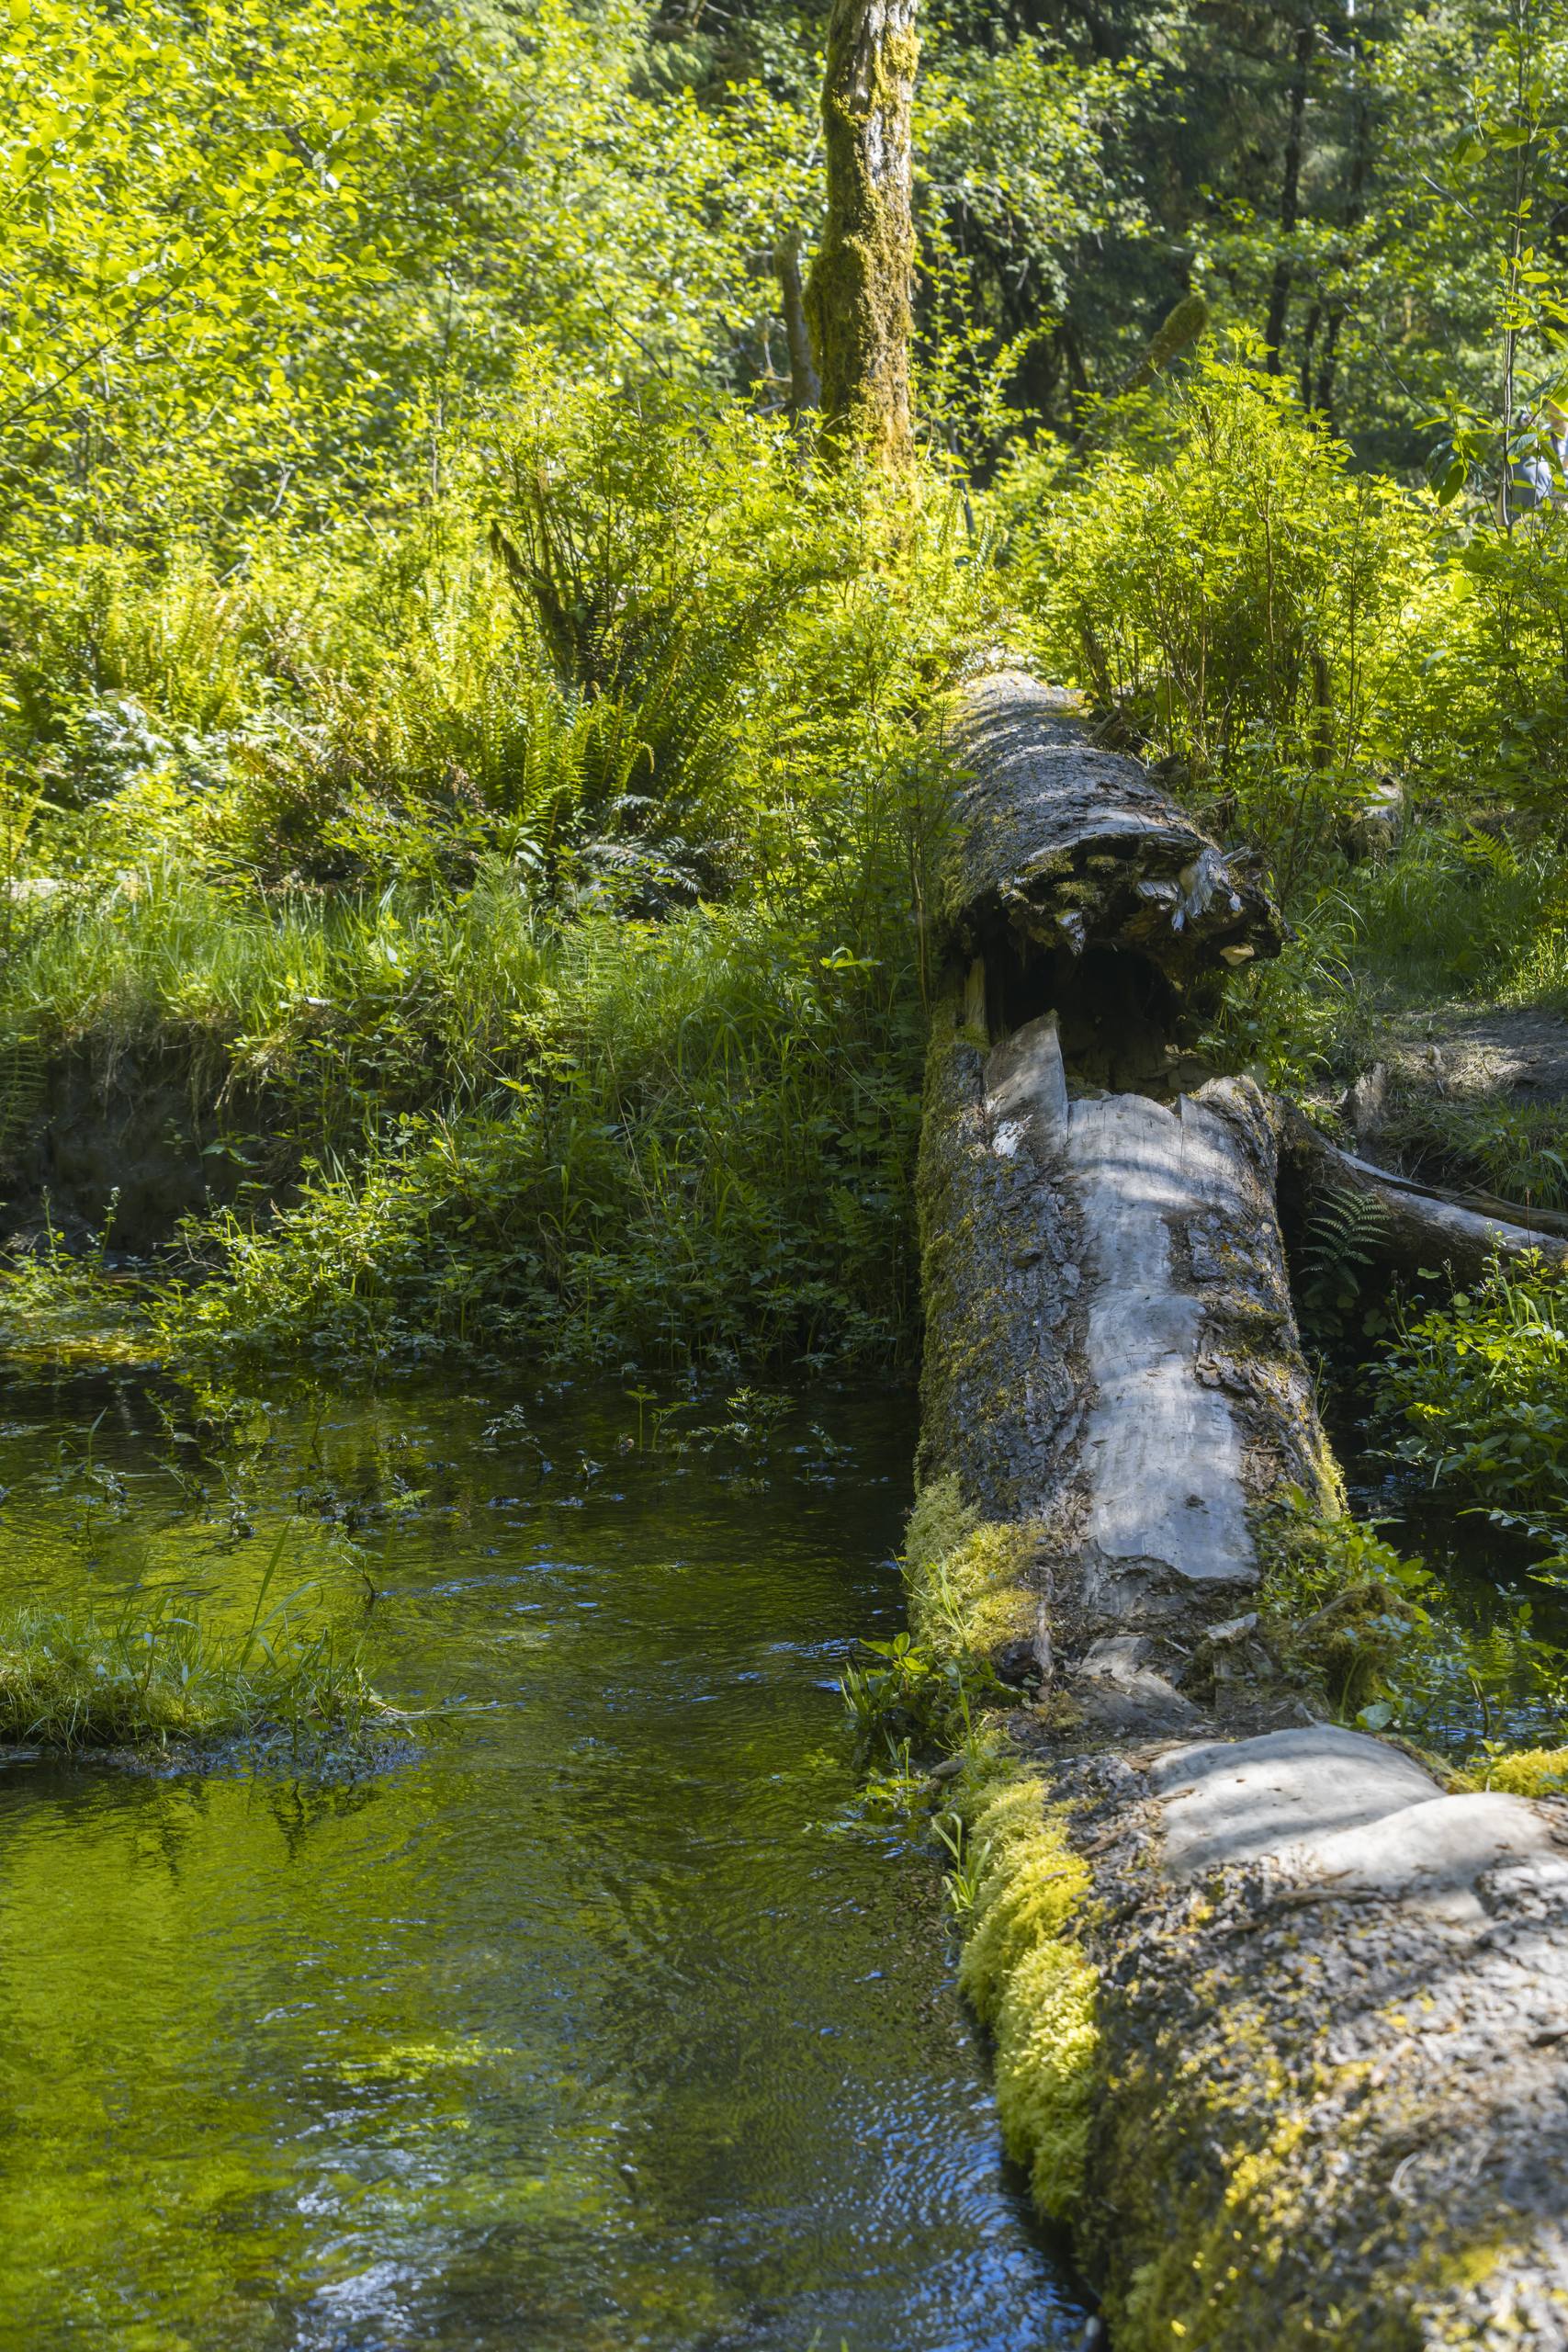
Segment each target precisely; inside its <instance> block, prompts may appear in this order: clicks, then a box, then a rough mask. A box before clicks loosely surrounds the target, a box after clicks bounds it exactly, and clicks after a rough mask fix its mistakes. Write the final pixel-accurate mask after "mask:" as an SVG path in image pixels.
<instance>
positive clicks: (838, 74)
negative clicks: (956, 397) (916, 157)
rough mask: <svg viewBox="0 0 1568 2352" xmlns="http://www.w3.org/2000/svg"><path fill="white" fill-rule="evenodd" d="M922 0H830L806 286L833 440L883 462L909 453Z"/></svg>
mask: <svg viewBox="0 0 1568 2352" xmlns="http://www.w3.org/2000/svg"><path fill="white" fill-rule="evenodd" d="M917 5H918V0H833V11H832V15H831V17H830V18H829V25H828V68H827V73H826V75H825V77H824V81H823V87H822V121H823V129H824V132H825V135H826V148H827V164H828V220H827V226H826V228H825V229H824V231H823V235H822V243H821V244H820V246H819V247H818V253H817V258H816V261H815V263H814V264H813V266H812V271H811V277H810V282H809V284H808V285H807V289H806V314H807V319H808V321H809V322H810V327H811V334H812V340H813V342H814V343H815V345H816V350H817V365H818V371H819V374H820V377H821V384H822V410H823V417H824V422H825V426H826V431H827V436H828V438H829V444H830V446H836V447H839V448H840V449H846V448H848V447H855V446H858V447H861V448H862V449H863V450H864V451H865V452H866V454H867V455H869V456H870V457H872V458H874V459H875V460H877V461H879V462H881V463H882V464H884V465H888V466H898V465H903V464H907V463H908V459H909V458H910V457H911V456H912V454H913V450H914V435H913V427H912V424H911V418H910V404H909V337H910V332H911V326H912V314H911V287H912V279H913V275H914V260H915V230H914V217H913V210H912V181H913V167H912V163H911V151H910V131H909V117H910V109H911V106H912V104H913V99H914V91H915V69H916V66H917V64H918V62H919V34H918V32H917V30H916V14H917Z"/></svg>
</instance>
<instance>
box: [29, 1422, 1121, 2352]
mask: <svg viewBox="0 0 1568 2352" xmlns="http://www.w3.org/2000/svg"><path fill="white" fill-rule="evenodd" d="M166 1401H168V1402H170V1403H171V1404H172V1405H173V1429H172V1430H165V1429H164V1427H163V1426H162V1425H161V1422H160V1419H159V1416H158V1414H157V1412H156V1411H155V1410H154V1404H155V1399H154V1397H152V1395H151V1394H150V1393H149V1392H148V1391H146V1390H144V1389H141V1388H139V1387H136V1386H134V1385H126V1386H123V1387H119V1388H117V1389H114V1390H112V1391H109V1392H99V1393H98V1394H96V1395H95V1396H92V1397H86V1396H85V1394H84V1393H83V1392H82V1391H80V1390H75V1391H70V1390H62V1391H60V1392H58V1393H53V1394H51V1393H49V1392H39V1391H36V1390H34V1391H30V1392H28V1391H22V1390H13V1391H12V1392H10V1394H9V1395H8V1397H6V1399H5V1400H4V1402H3V1404H0V1412H3V1413H4V1414H5V1415H6V1419H5V1423H4V1426H3V1427H0V1485H3V1486H4V1487H6V1488H7V1489H8V1493H7V1496H6V1503H5V1507H4V1510H3V1513H0V1527H3V1528H4V1530H5V1534H6V1546H5V1551H4V1554H3V1555H0V1558H3V1575H4V1579H5V1589H6V1594H7V1597H15V1596H17V1594H21V1593H26V1594H28V1595H31V1596H36V1597H38V1598H39V1599H46V1598H51V1597H55V1596H61V1595H65V1594H71V1595H73V1596H80V1595H81V1594H83V1593H84V1592H86V1591H92V1590H108V1589H123V1588H124V1587H125V1586H126V1585H127V1584H129V1583H131V1582H133V1581H137V1580H140V1581H141V1582H143V1583H160V1582H164V1583H173V1584H175V1585H176V1586H178V1587H180V1588H181V1589H192V1590H194V1591H197V1592H199V1593H200V1594H201V1595H202V1596H203V1599H204V1606H206V1607H207V1608H209V1609H211V1610H217V1611H223V1610H225V1609H228V1610H232V1611H241V1610H243V1609H244V1608H246V1607H247V1605H248V1601H249V1597H250V1594H251V1593H252V1592H253V1591H254V1579H255V1577H256V1576H257V1575H258V1574H259V1572H260V1565H261V1562H262V1558H263V1555H265V1553H266V1552H267V1551H268V1549H269V1548H270V1543H271V1538H272V1534H273V1532H274V1531H276V1528H277V1526H278V1523H279V1521H280V1518H282V1517H285V1516H287V1515H288V1514H290V1513H292V1514H293V1526H292V1528H291V1532H290V1537H289V1546H290V1549H289V1568H290V1573H291V1574H294V1575H295V1577H296V1578H297V1579H298V1578H299V1577H303V1576H305V1575H307V1574H310V1575H311V1576H313V1577H316V1578H317V1579H318V1600H319V1605H321V1606H322V1607H325V1608H327V1609H330V1610H333V1611H337V1612H340V1613H341V1614H342V1615H343V1616H344V1619H345V1621H347V1620H352V1619H354V1618H355V1617H362V1618H363V1619H364V1621H365V1623H366V1625H367V1634H368V1639H369V1643H370V1654H371V1655H370V1663H371V1667H372V1670H373V1673H374V1675H375V1678H376V1679H377V1681H378V1684H379V1685H380V1687H381V1688H382V1689H383V1690H384V1691H387V1692H388V1693H389V1696H391V1697H392V1698H394V1699H395V1700H397V1701H398V1702H400V1703H401V1704H405V1705H409V1706H413V1707H427V1706H439V1707H443V1708H446V1709H448V1710H450V1713H448V1714H447V1715H446V1717H445V1718H444V1720H443V1723H442V1724H441V1727H440V1728H439V1729H438V1730H437V1731H436V1733H435V1734H434V1736H432V1737H431V1738H430V1739H429V1740H428V1741H427V1742H426V1743H425V1744H424V1745H423V1747H422V1748H421V1749H420V1751H419V1752H418V1753H417V1754H416V1755H415V1757H414V1758H412V1760H411V1761H408V1762H405V1763H404V1764H402V1765H400V1767H398V1768H397V1769H395V1770H390V1771H387V1772H382V1773H379V1774H377V1775H373V1776H367V1777H362V1778H358V1779H352V1778H351V1779H339V1780H337V1781H332V1780H330V1779H329V1780H325V1781H323V1780H321V1779H319V1778H318V1779H311V1778H310V1777H306V1776H290V1775H289V1774H288V1773H276V1772H272V1773H264V1772H259V1771H257V1772H251V1771H247V1770H243V1769H239V1768H233V1769H231V1770H227V1771H220V1772H217V1773H209V1774H207V1775H202V1776H197V1775H192V1774H188V1773H187V1774H174V1775H172V1776H166V1777H158V1776H157V1775H147V1776H141V1775H135V1776H130V1775H125V1774H120V1773H115V1772H112V1771H108V1770H104V1769H102V1768H94V1767H91V1766H85V1765H84V1766H71V1767H62V1766H60V1765H45V1764H42V1763H36V1762H35V1763H30V1764H28V1763H22V1764H18V1763H12V1764H11V1765H10V1766H9V1768H8V1769H6V1770H4V1771H0V2093H3V2116H0V2344H3V2345H4V2346H6V2347H7V2352H22V2348H23V2347H27V2352H48V2347H51V2346H56V2345H60V2346H65V2345H70V2346H89V2347H105V2348H106V2352H107V2347H109V2346H113V2347H115V2352H177V2348H178V2347H188V2348H189V2352H283V2347H286V2346H287V2347H289V2352H326V2347H343V2352H347V2348H348V2347H351V2346H352V2347H353V2352H383V2347H385V2352H391V2347H403V2346H408V2347H420V2352H446V2347H452V2352H456V2348H457V2347H458V2346H462V2347H464V2352H479V2347H491V2346H507V2347H529V2352H554V2347H562V2352H565V2348H566V2347H570V2352H599V2347H604V2352H611V2347H614V2352H631V2347H643V2346H646V2347H650V2352H673V2348H674V2347H693V2352H696V2347H702V2352H727V2348H728V2347H740V2346H746V2347H755V2348H756V2352H807V2347H808V2346H811V2345H812V2344H813V2343H818V2344H819V2345H820V2346H821V2347H822V2352H837V2347H838V2346H839V2345H840V2342H842V2343H844V2344H846V2345H848V2346H851V2347H853V2352H981V2347H984V2352H1024V2348H1025V2347H1032V2348H1034V2347H1042V2346H1054V2345H1066V2344H1076V2343H1077V2340H1078V2338H1079V2335H1080V2332H1081V2330H1082V2327H1083V2311H1082V2307H1081V2305H1079V2304H1078V2303H1077V2301H1075V2300H1074V2297H1073V2295H1072V2292H1071V2290H1070V2289H1069V2288H1068V2286H1067V2285H1066V2283H1065V2280H1064V2278H1063V2275H1062V2273H1061V2271H1060V2270H1059V2269H1058V2268H1057V2267H1055V2265H1054V2263H1053V2260H1052V2257H1051V2256H1050V2254H1049V2252H1048V2251H1047V2249H1046V2248H1045V2247H1044V2246H1043V2245H1042V2243H1041V2242H1040V2240H1039V2238H1038V2237H1037V2235H1036V2234H1035V2233H1034V2232H1033V2230H1032V2226H1031V2224H1030V2222H1029V2220H1028V2217H1027V2212H1026V2208H1025V2204H1024V2201H1023V2199H1022V2198H1021V2195H1020V2193H1019V2185H1018V2183H1017V2182H1016V2180H1014V2179H1013V2178H1012V2177H1010V2175H1009V2174H1008V2173H1007V2172H1006V2170H1005V2169H1004V2167H1003V2166H1002V2165H1001V2163H1000V2161H999V2158H998V2149H997V2131H996V2121H995V2115H994V2110H993V2107H992V2103H991V2098H990V2095H989V2091H988V2088H987V2078H986V2067H985V2061H984V2056H983V2053H982V2052H981V2051H980V2049H979V2048H978V2046H977V2043H976V2037H975V2034H974V2032H973V2030H972V2029H971V2026H970V2024H969V2022H968V2020H967V2019H966V2018H965V2016H964V2012H963V2010H962V2008H961V2007H960V2005H959V2004H958V2002H957V2000H956V1998H955V1996H954V1992H953V1985H952V1981H951V1974H950V1971H949V1968H948V1965H947V1962H946V1960H945V1958H944V1945H945V1939H944V1934H943V1928H942V1903H941V1890H940V1885H939V1883H938V1882H937V1881H936V1878H935V1876H934V1872H933V1870H932V1867H931V1859H930V1855H929V1852H928V1850H927V1849H925V1848H924V1847H923V1846H922V1844H921V1843H920V1841H919V1837H918V1834H917V1833H916V1832H914V1831H912V1830H909V1829H908V1828H906V1827H905V1826H901V1825H900V1824H897V1823H889V1822H888V1821H886V1819H881V1820H879V1819H877V1818H875V1817H873V1816H869V1815H867V1813H866V1811H865V1809H864V1808H863V1805H862V1804H861V1803H860V1801H859V1798H858V1796H857V1792H856V1788H855V1784H854V1781H853V1778H852V1771H851V1766H850V1754H849V1748H850V1742H849V1737H848V1732H847V1726H846V1722H845V1719H844V1716H843V1713H842V1710H841V1706H840V1701H839V1699H838V1696H837V1692H836V1688H835V1685H836V1678H837V1675H838V1672H839V1670H840V1664H841V1661H842V1659H843V1657H844V1655H845V1652H846V1650H847V1648H848V1646H849V1645H850V1644H851V1643H852V1640H853V1638H854V1637H855V1635H856V1634H860V1633H863V1632H869V1631H875V1630H877V1629H879V1628H880V1629H881V1630H883V1631H887V1630H890V1629H891V1628H892V1627H894V1626H895V1625H896V1624H897V1622H898V1619H899V1611H900V1600H899V1592H898V1588H897V1577H896V1573H895V1571H894V1569H893V1567H892V1566H891V1564H890V1556H889V1555H890V1553H891V1550H892V1547H893V1545H894V1544H895V1542H896V1540H897V1531H898V1526H899V1521H900V1518H901V1514H902V1510H903V1506H904V1502H905V1499H906V1496H907V1490H908V1420H909V1411H908V1400H907V1399H906V1398H903V1397H890V1398H875V1397H872V1398H865V1397H862V1398H860V1399H857V1400H856V1401H854V1402H853V1403H852V1404H851V1403H850V1402H848V1401H846V1400H844V1399H842V1398H840V1399H837V1400H826V1401H825V1400H824V1399H823V1398H822V1397H820V1396H819V1395H818V1397H816V1399H815V1401H814V1403H813V1405H812V1407H811V1408H810V1413H812V1414H815V1415H816V1416H817V1417H818V1423H819V1422H820V1421H821V1420H824V1419H825V1420H829V1422H830V1434H829V1432H827V1431H824V1430H822V1429H821V1428H820V1427H819V1426H818V1428H816V1429H815V1430H814V1429H813V1428H812V1427H810V1426H809V1425H808V1414H807V1409H806V1408H798V1409H795V1410H792V1411H791V1413H790V1414H789V1415H788V1416H786V1417H785V1418H784V1419H783V1420H782V1421H780V1422H778V1423H777V1424H776V1425H772V1426H769V1427H764V1428H763V1430H761V1435H759V1434H758V1432H757V1431H756V1430H755V1429H750V1428H749V1429H747V1430H743V1431H742V1434H741V1435H740V1436H739V1437H737V1436H736V1435H735V1432H734V1430H733V1429H732V1430H730V1432H729V1433H728V1435H727V1436H726V1437H724V1438H722V1439H720V1440H718V1441H716V1442H714V1444H713V1446H712V1449H711V1450H710V1451H704V1450H703V1449H702V1447H701V1446H700V1445H699V1446H697V1447H695V1448H694V1449H693V1450H691V1451H689V1452H687V1453H684V1454H681V1455H671V1454H668V1453H654V1452H652V1451H650V1450H638V1445H637V1416H638V1414H639V1413H640V1412H641V1411H642V1409H643V1408H642V1406H641V1405H640V1404H638V1403H637V1402H635V1401H628V1400H627V1399H626V1397H623V1396H621V1395H619V1394H616V1395H615V1396H614V1397H610V1398H604V1397H587V1396H567V1397H561V1396H557V1397H555V1398H554V1399H553V1400H549V1399H547V1400H545V1401H540V1400H538V1399H535V1398H523V1399H517V1398H501V1399H497V1398H496V1397H492V1396H487V1397H456V1398H454V1397H437V1396H433V1395H428V1394H426V1395H423V1396H420V1395H400V1396H398V1397H393V1398H391V1399H386V1398H377V1399H373V1400H369V1401H344V1400H333V1402H332V1403H331V1404H330V1405H329V1406H328V1407H327V1408H324V1409H323V1408H321V1405H320V1404H319V1403H317V1404H314V1405H311V1404H309V1403H307V1404H296V1405H295V1406H293V1407H291V1408H288V1409H286V1410H279V1411H277V1412H276V1413H275V1414H274V1415H273V1416H272V1417H271V1421H270V1430H269V1433H268V1434H266V1435H265V1438H264V1439H260V1440H258V1439H256V1438H255V1437H254V1432H253V1436H252V1438H251V1439H249V1440H245V1441H243V1442H241V1443H240V1444H239V1445H237V1446H236V1445H235V1444H232V1443H228V1444H218V1443H216V1442H212V1440H211V1437H210V1432H205V1431H203V1430H201V1429H200V1428H199V1427H198V1426H197V1425H196V1424H194V1423H193V1422H192V1421H191V1419H190V1414H191V1408H190V1407H189V1406H188V1405H185V1404H181V1403H178V1402H177V1401H175V1400H166ZM100 1408H102V1417H101V1419H97V1425H96V1434H94V1435H93V1436H92V1439H91V1445H90V1448H89V1446H88V1432H89V1430H90V1429H91V1428H92V1425H93V1423H94V1420H95V1417H96V1416H98V1415H99V1413H100ZM685 1418H686V1419H687V1420H688V1421H692V1420H700V1419H702V1414H701V1412H700V1410H694V1411H691V1412H688V1413H687V1415H686V1416H685ZM642 1435H643V1438H644V1440H645V1441H646V1440H647V1438H648V1436H649V1423H647V1422H645V1423H644V1426H643V1430H642ZM628 1448H629V1449H630V1450H627V1449H628Z"/></svg>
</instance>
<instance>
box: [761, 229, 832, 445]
mask: <svg viewBox="0 0 1568 2352" xmlns="http://www.w3.org/2000/svg"><path fill="white" fill-rule="evenodd" d="M773 269H774V273H775V275H776V276H777V278H778V281H779V293H780V296H781V298H782V300H783V302H784V334H785V335H786V336H787V337H788V340H789V384H790V392H789V413H790V414H791V416H793V417H796V418H799V417H802V416H804V415H805V414H806V413H807V410H808V409H814V408H820V407H821V405H822V387H821V385H820V384H819V383H818V379H817V370H816V368H814V367H813V366H812V364H811V338H810V336H809V334H807V328H806V289H805V288H804V286H803V285H802V283H801V277H800V239H799V236H798V235H797V233H796V232H795V230H793V229H792V230H791V231H790V232H789V234H788V236H787V237H781V238H780V240H779V242H778V244H777V245H776V246H775V247H774V249H773Z"/></svg>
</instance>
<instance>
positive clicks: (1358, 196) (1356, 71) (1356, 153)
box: [1302, 0, 1372, 425]
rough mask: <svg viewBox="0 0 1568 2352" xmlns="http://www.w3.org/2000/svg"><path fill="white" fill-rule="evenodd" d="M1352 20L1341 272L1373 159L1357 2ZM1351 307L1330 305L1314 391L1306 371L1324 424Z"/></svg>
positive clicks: (1341, 300) (1345, 302)
mask: <svg viewBox="0 0 1568 2352" xmlns="http://www.w3.org/2000/svg"><path fill="white" fill-rule="evenodd" d="M1349 17H1350V60H1351V73H1352V74H1353V75H1354V79H1355V93H1356V101H1355V109H1354V114H1353V118H1352V126H1351V136H1350V180H1349V185H1348V187H1347V189H1346V192H1345V229H1346V237H1347V243H1346V245H1345V247H1344V249H1343V251H1342V252H1341V254H1340V255H1339V266H1340V267H1341V269H1346V270H1348V267H1349V264H1350V246H1349V242H1348V240H1349V238H1350V237H1351V236H1352V235H1353V234H1354V232H1355V231H1356V229H1357V227H1358V226H1359V222H1360V219H1361V215H1362V213H1363V211H1364V210H1365V209H1366V188H1367V176H1368V174H1369V173H1370V171H1371V159H1372V108H1371V97H1370V96H1369V95H1368V90H1367V82H1366V70H1365V69H1366V57H1365V51H1364V46H1363V42H1362V38H1361V32H1360V28H1359V25H1358V23H1357V19H1356V10H1355V6H1354V0H1352V5H1351V7H1350V12H1349ZM1349 308H1350V294H1349V290H1348V288H1346V290H1344V291H1343V292H1341V293H1339V294H1337V295H1336V296H1335V298H1334V300H1332V301H1331V302H1329V304H1328V305H1327V323H1326V325H1325V329H1324V335H1323V353H1322V356H1321V359H1320V360H1319V363H1318V370H1317V390H1316V392H1315V394H1314V392H1313V391H1312V390H1311V388H1310V386H1309V384H1308V383H1307V380H1306V368H1305V366H1304V364H1303V387H1302V397H1303V400H1304V401H1305V402H1306V404H1307V405H1308V407H1310V408H1315V409H1316V410H1317V412H1318V413H1319V415H1320V416H1322V417H1323V419H1324V421H1325V423H1326V424H1330V425H1331V424H1333V422H1334V369H1335V365H1336V362H1337V358H1338V353H1339V330H1340V327H1341V326H1342V325H1343V324H1344V321H1345V315H1346V312H1347V311H1348V310H1349Z"/></svg>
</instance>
